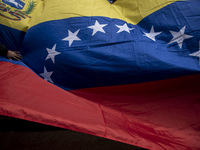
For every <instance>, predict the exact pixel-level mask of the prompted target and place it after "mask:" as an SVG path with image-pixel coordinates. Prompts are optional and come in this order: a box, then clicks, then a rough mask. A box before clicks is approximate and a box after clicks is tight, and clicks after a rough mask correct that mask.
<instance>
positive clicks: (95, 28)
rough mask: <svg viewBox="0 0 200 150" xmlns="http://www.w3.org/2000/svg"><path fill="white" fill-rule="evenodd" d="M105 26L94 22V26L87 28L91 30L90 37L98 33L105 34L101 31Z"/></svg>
mask: <svg viewBox="0 0 200 150" xmlns="http://www.w3.org/2000/svg"><path fill="white" fill-rule="evenodd" d="M105 26H107V24H99V22H98V21H97V20H96V21H95V24H94V25H93V26H88V28H90V29H93V33H92V36H93V35H95V34H96V33H97V32H98V31H99V32H103V33H106V32H105V31H104V29H103V27H105Z"/></svg>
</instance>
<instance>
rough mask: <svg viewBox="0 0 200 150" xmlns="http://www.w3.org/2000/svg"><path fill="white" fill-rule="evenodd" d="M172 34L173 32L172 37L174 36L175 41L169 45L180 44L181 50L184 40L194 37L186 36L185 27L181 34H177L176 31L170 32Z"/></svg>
mask: <svg viewBox="0 0 200 150" xmlns="http://www.w3.org/2000/svg"><path fill="white" fill-rule="evenodd" d="M170 32H171V34H172V36H173V39H172V40H171V41H170V42H169V43H168V44H171V43H174V42H177V43H178V46H179V47H180V48H182V45H183V41H184V40H186V39H189V38H192V37H193V36H191V35H187V34H185V26H184V27H183V28H182V29H181V30H180V31H179V32H175V31H170Z"/></svg>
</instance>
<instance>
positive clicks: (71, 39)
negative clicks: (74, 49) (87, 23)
mask: <svg viewBox="0 0 200 150" xmlns="http://www.w3.org/2000/svg"><path fill="white" fill-rule="evenodd" d="M79 31H80V29H79V30H77V31H76V32H74V33H72V32H71V31H70V30H68V36H67V37H66V38H64V39H62V40H63V41H69V47H70V46H71V45H72V43H73V42H74V41H81V39H80V38H79V37H77V35H78V32H79Z"/></svg>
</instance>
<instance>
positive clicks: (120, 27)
mask: <svg viewBox="0 0 200 150" xmlns="http://www.w3.org/2000/svg"><path fill="white" fill-rule="evenodd" d="M116 26H117V27H118V28H119V30H118V31H117V33H120V32H122V31H125V32H128V33H130V31H131V30H133V29H134V28H129V27H128V25H127V24H126V23H125V24H124V25H122V26H120V25H116Z"/></svg>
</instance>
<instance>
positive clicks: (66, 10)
mask: <svg viewBox="0 0 200 150" xmlns="http://www.w3.org/2000/svg"><path fill="white" fill-rule="evenodd" d="M33 1H34V2H35V3H36V7H35V8H34V10H33V12H32V13H31V14H29V16H30V18H29V17H26V18H25V19H24V18H23V19H21V20H20V21H15V20H10V19H6V18H5V17H2V16H0V23H1V24H4V25H6V26H9V27H12V28H15V29H18V30H22V31H26V30H27V29H28V28H29V27H32V26H34V25H36V24H39V23H42V22H46V21H51V20H59V19H64V18H70V17H81V16H104V17H109V18H116V19H121V20H124V21H126V22H128V23H132V24H137V23H139V22H140V21H141V20H142V19H143V18H144V17H146V16H148V15H150V14H151V13H153V12H155V11H157V10H159V9H161V8H163V7H165V6H167V5H169V4H171V3H173V2H175V1H178V0H117V1H116V2H115V3H114V4H110V3H109V2H108V1H107V0H24V2H25V3H26V4H25V7H24V9H23V10H25V9H27V7H28V3H30V2H33ZM0 2H1V3H3V2H2V0H0ZM12 9H13V8H12ZM13 10H14V9H13ZM0 14H3V15H9V13H8V11H7V12H2V11H0Z"/></svg>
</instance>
